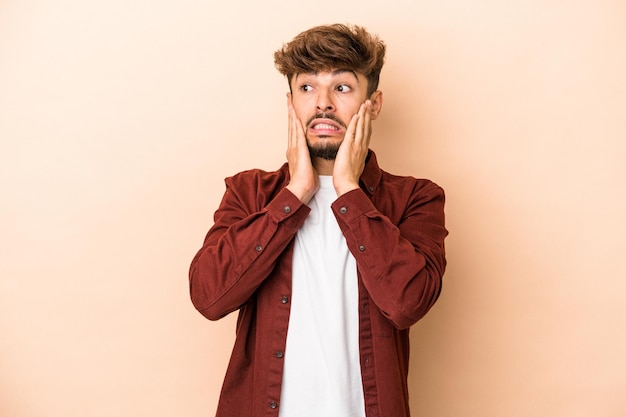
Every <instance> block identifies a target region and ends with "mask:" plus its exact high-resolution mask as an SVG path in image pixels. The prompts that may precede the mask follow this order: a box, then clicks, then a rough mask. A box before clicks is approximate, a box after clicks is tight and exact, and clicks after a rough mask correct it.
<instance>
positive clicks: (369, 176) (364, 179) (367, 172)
mask: <svg viewBox="0 0 626 417" xmlns="http://www.w3.org/2000/svg"><path fill="white" fill-rule="evenodd" d="M382 176H383V171H382V170H381V169H380V167H379V166H378V161H377V160H376V154H375V153H374V151H372V150H371V149H370V150H369V153H368V154H367V158H366V159H365V168H364V169H363V173H362V174H361V186H362V188H363V190H364V191H365V192H367V193H368V194H370V195H372V194H374V193H375V192H376V190H378V186H379V185H380V180H381V178H382Z"/></svg>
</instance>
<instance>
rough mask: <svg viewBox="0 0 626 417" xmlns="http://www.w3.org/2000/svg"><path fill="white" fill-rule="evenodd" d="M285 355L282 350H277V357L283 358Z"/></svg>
mask: <svg viewBox="0 0 626 417" xmlns="http://www.w3.org/2000/svg"><path fill="white" fill-rule="evenodd" d="M283 356H285V354H284V353H283V352H281V351H280V350H279V351H278V352H276V357H277V358H278V359H281V358H282V357H283Z"/></svg>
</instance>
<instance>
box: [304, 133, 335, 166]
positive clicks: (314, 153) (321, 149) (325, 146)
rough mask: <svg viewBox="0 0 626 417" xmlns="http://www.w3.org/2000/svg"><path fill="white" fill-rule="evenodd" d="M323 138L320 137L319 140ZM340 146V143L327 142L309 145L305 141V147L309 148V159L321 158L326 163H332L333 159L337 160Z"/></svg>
mask: <svg viewBox="0 0 626 417" xmlns="http://www.w3.org/2000/svg"><path fill="white" fill-rule="evenodd" d="M326 137H327V136H326ZM323 138H324V137H321V139H323ZM340 145H341V144H340V143H329V142H326V143H319V144H317V145H311V143H310V142H309V141H308V140H307V146H308V148H309V154H310V155H311V158H321V159H325V160H327V161H334V160H335V158H337V152H339V146H340Z"/></svg>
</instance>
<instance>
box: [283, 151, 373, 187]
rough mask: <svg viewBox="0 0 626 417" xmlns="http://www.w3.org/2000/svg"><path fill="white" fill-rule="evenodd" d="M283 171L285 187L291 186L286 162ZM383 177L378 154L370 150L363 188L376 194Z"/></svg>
mask: <svg viewBox="0 0 626 417" xmlns="http://www.w3.org/2000/svg"><path fill="white" fill-rule="evenodd" d="M281 170H282V172H283V174H284V181H283V182H284V184H283V186H285V185H287V184H289V165H288V164H287V163H286V162H285V164H283V166H282V167H281ZM382 176H383V171H382V170H381V169H380V167H379V166H378V161H377V160H376V154H375V153H374V151H372V150H371V149H370V150H369V152H368V154H367V157H366V158H365V168H363V173H362V174H361V178H360V180H361V188H362V189H363V190H364V191H365V192H366V193H368V194H369V195H372V194H374V193H375V192H376V190H378V186H379V184H380V181H381V178H382Z"/></svg>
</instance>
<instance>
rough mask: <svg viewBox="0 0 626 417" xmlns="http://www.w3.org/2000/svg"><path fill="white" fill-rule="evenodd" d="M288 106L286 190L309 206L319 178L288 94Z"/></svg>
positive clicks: (317, 186)
mask: <svg viewBox="0 0 626 417" xmlns="http://www.w3.org/2000/svg"><path fill="white" fill-rule="evenodd" d="M287 106H288V109H289V137H288V140H287V163H288V164H289V177H290V179H289V184H288V185H287V187H286V188H287V189H288V190H289V191H291V192H292V193H293V194H294V195H295V196H296V197H298V198H299V199H300V201H302V202H303V203H304V204H307V203H308V202H309V201H310V200H311V199H312V198H313V196H314V195H315V193H316V192H317V190H318V189H319V187H320V184H319V176H318V174H317V171H315V168H313V164H312V163H311V155H310V154H309V148H308V146H307V143H306V136H305V133H304V128H303V127H302V123H301V122H300V120H299V119H298V117H297V116H296V111H295V110H294V108H293V106H292V105H291V97H290V96H289V94H287Z"/></svg>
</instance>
